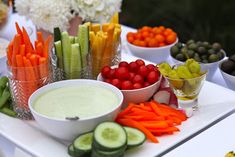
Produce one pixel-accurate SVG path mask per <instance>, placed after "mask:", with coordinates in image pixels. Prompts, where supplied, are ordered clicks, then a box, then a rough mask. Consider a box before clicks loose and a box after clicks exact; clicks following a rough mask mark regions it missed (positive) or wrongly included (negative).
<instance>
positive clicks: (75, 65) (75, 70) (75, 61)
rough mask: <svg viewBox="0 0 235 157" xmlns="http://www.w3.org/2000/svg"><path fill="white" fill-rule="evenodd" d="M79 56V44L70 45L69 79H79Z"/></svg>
mask: <svg viewBox="0 0 235 157" xmlns="http://www.w3.org/2000/svg"><path fill="white" fill-rule="evenodd" d="M81 69H82V68H81V54H80V46H79V44H77V43H76V44H72V51H71V64H70V78H71V79H79V78H80V76H81V75H80V73H81Z"/></svg>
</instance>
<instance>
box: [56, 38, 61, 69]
mask: <svg viewBox="0 0 235 157" xmlns="http://www.w3.org/2000/svg"><path fill="white" fill-rule="evenodd" d="M54 45H55V54H56V56H57V66H58V68H61V69H63V51H62V44H61V41H60V40H59V41H56V42H55V43H54Z"/></svg>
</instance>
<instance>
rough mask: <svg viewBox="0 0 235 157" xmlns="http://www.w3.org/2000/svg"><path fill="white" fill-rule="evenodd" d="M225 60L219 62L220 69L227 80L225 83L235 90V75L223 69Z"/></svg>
mask: <svg viewBox="0 0 235 157" xmlns="http://www.w3.org/2000/svg"><path fill="white" fill-rule="evenodd" d="M222 63H223V62H221V63H220V64H219V70H220V72H221V74H222V76H223V78H224V80H225V83H226V84H227V86H228V88H230V89H232V90H234V91H235V76H233V75H230V74H227V73H226V72H224V71H223V70H221V64H222Z"/></svg>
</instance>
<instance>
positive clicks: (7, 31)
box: [0, 14, 235, 157]
mask: <svg viewBox="0 0 235 157" xmlns="http://www.w3.org/2000/svg"><path fill="white" fill-rule="evenodd" d="M15 21H18V23H19V24H20V25H25V27H26V28H28V29H29V31H31V29H32V30H33V31H35V28H34V27H33V25H32V23H31V21H26V20H25V18H24V17H20V16H18V15H17V14H13V15H11V16H10V18H9V19H8V23H7V24H6V25H5V26H4V27H3V28H2V29H1V30H0V36H1V37H5V38H7V39H8V40H11V39H12V38H13V36H14V34H15V27H14V22H15ZM129 31H134V29H132V28H130V27H126V26H123V27H122V44H123V52H122V53H123V56H128V55H131V52H130V51H129V50H128V48H127V46H126V43H125V35H126V33H127V32H129ZM31 39H35V34H32V35H31ZM124 58H125V57H124ZM168 61H170V60H168ZM170 62H171V61H170ZM212 82H214V83H217V84H219V85H222V86H224V87H226V84H225V82H224V80H223V78H222V76H221V74H220V72H219V70H217V71H216V74H215V76H214V78H213V80H212ZM224 121H225V122H224ZM224 121H222V122H220V123H218V125H219V126H221V127H216V128H215V132H217V136H220V135H221V134H223V132H221V131H222V130H223V129H224V127H230V126H231V125H229V124H232V122H233V121H235V115H233V116H231V117H229V118H227V119H225V120H224ZM227 121H229V122H230V123H229V122H227ZM226 122H227V123H226ZM223 126H224V127H223ZM234 129H235V127H233V130H234ZM213 130H214V129H213ZM213 130H212V131H213ZM212 131H210V130H209V131H208V132H209V133H207V131H206V132H205V133H202V135H201V134H200V136H198V137H196V138H195V140H194V139H192V140H189V141H188V142H186V143H185V144H183V145H182V146H180V147H178V148H176V149H174V150H172V151H171V152H170V153H168V154H166V155H165V156H167V157H168V156H169V157H170V156H173V155H174V156H179V155H180V157H187V156H189V155H188V154H187V153H183V154H182V155H181V154H180V153H182V152H184V150H186V152H187V151H189V152H190V151H193V150H194V148H195V146H194V141H197V140H199V141H200V142H201V143H205V142H206V141H207V140H208V139H211V137H210V136H209V134H210V132H212ZM233 132H234V131H233ZM226 133H227V132H226ZM231 135H232V134H231ZM215 138H217V137H215ZM203 145H204V144H203ZM229 150H230V149H229V148H228V151H229ZM233 150H234V147H233ZM205 151H206V152H207V153H208V152H209V151H210V150H206V149H205ZM194 152H196V151H194ZM1 153H3V154H4V155H5V156H6V157H13V156H15V155H16V154H17V157H19V156H24V157H25V156H27V155H26V154H25V153H22V152H21V151H20V150H19V149H15V146H14V144H12V143H11V142H10V141H9V140H7V139H5V138H4V137H2V136H0V156H1ZM14 154H15V155H14ZM213 155H214V154H213ZM190 156H192V153H190ZM199 156H200V155H199ZM203 156H204V155H203Z"/></svg>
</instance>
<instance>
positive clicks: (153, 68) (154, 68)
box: [146, 64, 157, 71]
mask: <svg viewBox="0 0 235 157" xmlns="http://www.w3.org/2000/svg"><path fill="white" fill-rule="evenodd" d="M146 67H147V68H148V69H149V71H156V70H157V69H156V66H155V65H153V64H148V65H146Z"/></svg>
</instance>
